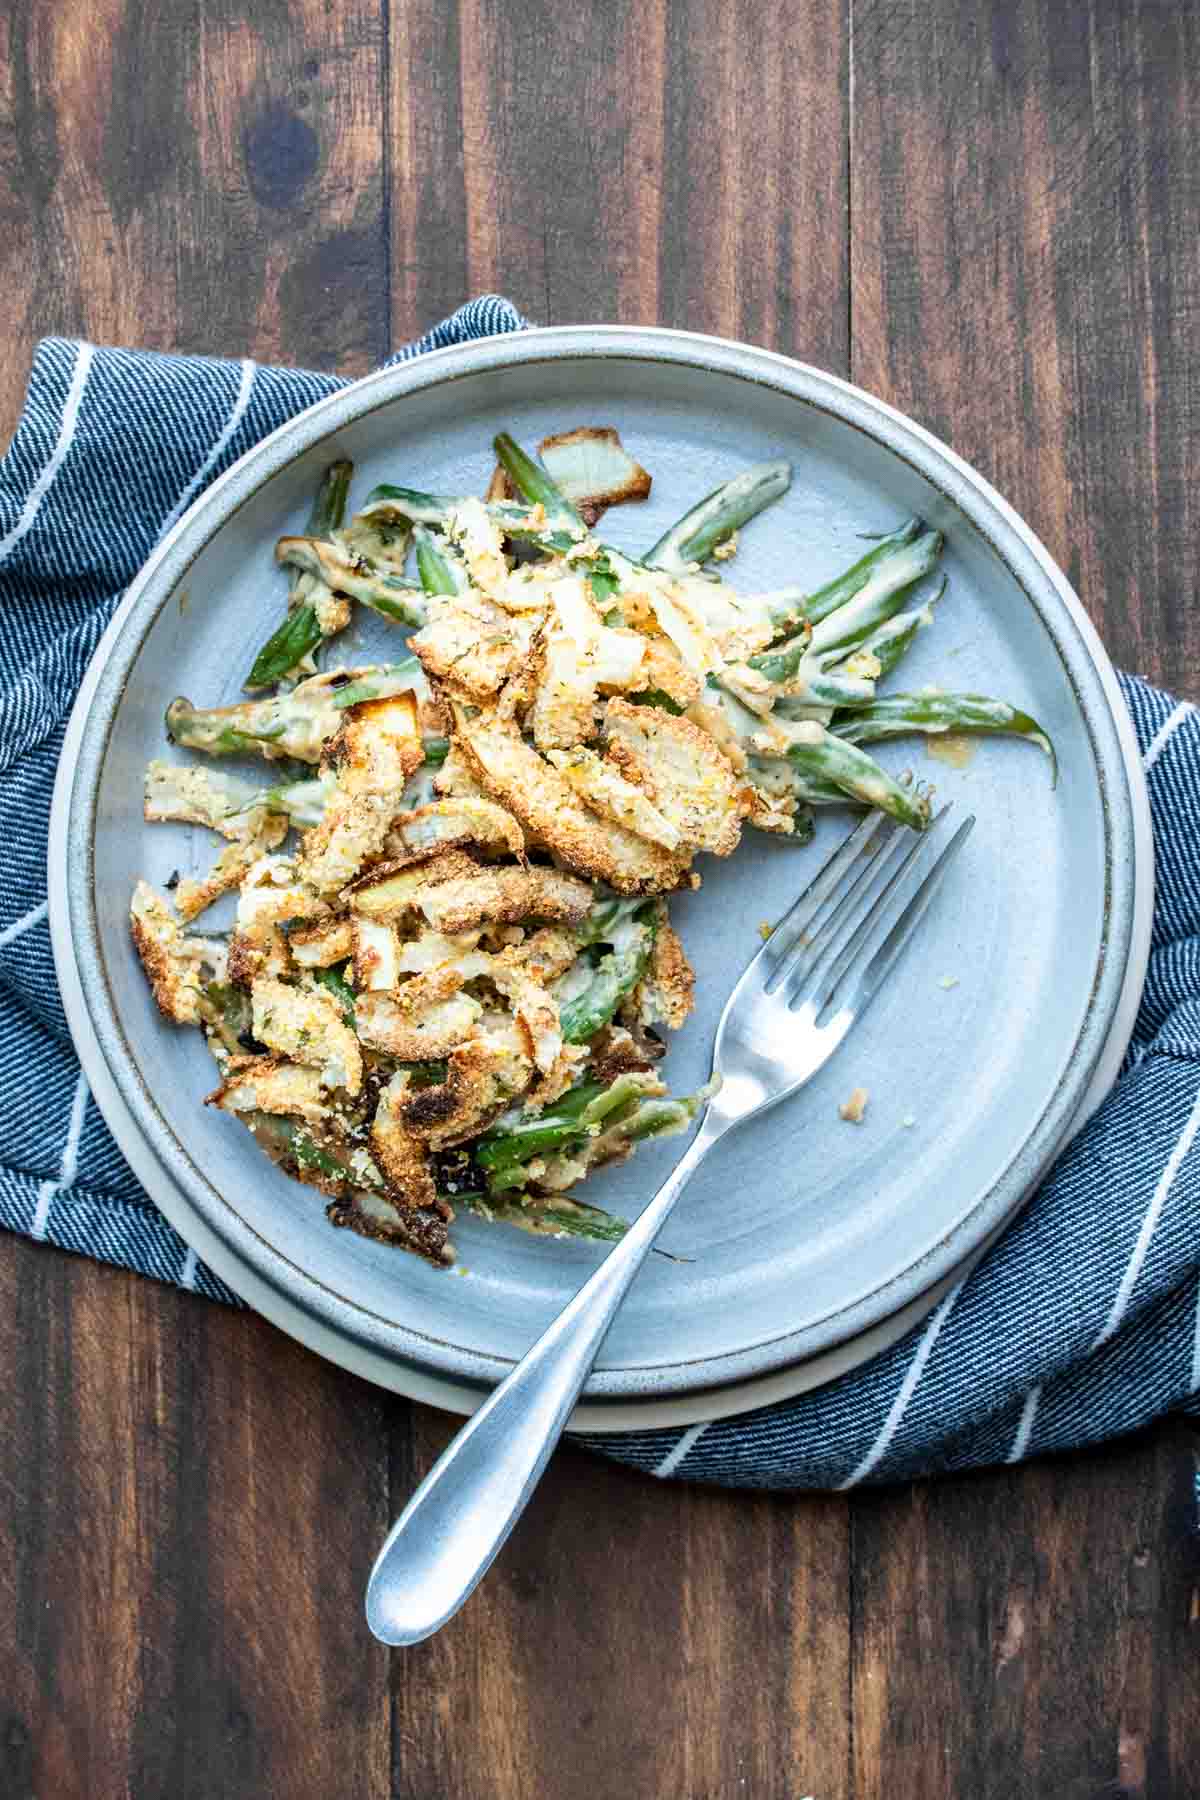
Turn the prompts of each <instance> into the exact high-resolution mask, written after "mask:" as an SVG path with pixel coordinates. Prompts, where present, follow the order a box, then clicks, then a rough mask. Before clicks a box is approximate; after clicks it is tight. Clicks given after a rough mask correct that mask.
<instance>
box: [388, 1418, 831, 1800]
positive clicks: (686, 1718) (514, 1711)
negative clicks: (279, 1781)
mask: <svg viewBox="0 0 1200 1800" xmlns="http://www.w3.org/2000/svg"><path fill="white" fill-rule="evenodd" d="M417 1421H418V1429H417V1432H416V1434H415V1436H414V1438H413V1440H412V1441H411V1443H410V1444H408V1445H406V1446H404V1450H403V1451H402V1454H401V1455H400V1457H399V1458H398V1461H397V1467H396V1480H397V1485H398V1488H399V1491H400V1493H401V1494H406V1493H408V1492H410V1491H411V1489H412V1487H413V1485H415V1483H416V1482H417V1481H418V1480H419V1479H420V1478H421V1477H422V1476H423V1475H424V1473H425V1472H426V1470H427V1469H428V1467H429V1466H430V1465H431V1464H432V1462H433V1461H434V1459H435V1458H436V1456H437V1455H438V1454H440V1452H441V1450H442V1449H443V1448H444V1446H445V1444H446V1442H447V1441H448V1439H449V1436H450V1433H451V1430H452V1429H453V1428H452V1425H451V1424H450V1422H449V1421H447V1420H445V1419H443V1418H441V1417H439V1416H437V1415H434V1414H430V1413H426V1412H425V1411H424V1410H423V1409H418V1413H417ZM848 1587H849V1536H848V1514H847V1509H846V1505H845V1502H844V1501H842V1500H841V1499H840V1498H838V1497H836V1496H827V1495H821V1496H812V1497H807V1498H791V1497H783V1498H780V1497H778V1496H775V1495H746V1494H722V1493H713V1492H705V1491H704V1490H701V1489H686V1488H684V1489H681V1488H678V1487H667V1486H657V1485H655V1484H654V1483H652V1482H648V1481H647V1479H646V1478H645V1477H644V1476H641V1475H636V1474H633V1473H632V1472H630V1471H628V1470H624V1469H619V1468H617V1467H614V1466H612V1465H608V1464H605V1463H603V1462H600V1461H599V1460H597V1459H595V1458H591V1457H587V1456H585V1455H584V1454H583V1453H582V1452H579V1451H574V1450H564V1451H560V1453H559V1454H558V1456H557V1457H556V1458H555V1460H554V1462H553V1464H552V1465H551V1469H550V1472H549V1474H548V1476H547V1478H546V1480H545V1481H544V1483H543V1485H542V1487H541V1488H540V1490H539V1491H538V1493H537V1495H536V1497H535V1499H534V1502H533V1504H532V1506H531V1507H530V1510H529V1512H528V1513H527V1514H526V1515H525V1518H524V1519H523V1520H522V1522H521V1524H520V1526H519V1528H518V1530H517V1532H516V1534H515V1535H514V1537H513V1538H512V1540H511V1541H510V1543H509V1546H508V1548H507V1549H506V1551H505V1553H504V1556H503V1559H502V1561H501V1562H500V1563H499V1564H498V1565H497V1567H496V1568H495V1569H494V1570H493V1572H492V1575H491V1576H490V1577H489V1578H488V1581H487V1583H486V1584H485V1586H484V1587H483V1588H482V1589H481V1590H480V1591H479V1592H478V1593H477V1594H476V1596H475V1597H474V1598H473V1599H472V1601H471V1602H470V1603H469V1604H468V1606H467V1608H466V1610H465V1611H464V1612H463V1613H462V1614H460V1616H459V1617H458V1618H457V1619H455V1620H453V1621H452V1622H451V1623H450V1625H448V1626H447V1627H446V1629H445V1630H444V1631H443V1632H441V1633H440V1634H439V1636H438V1637H437V1638H435V1639H434V1640H433V1641H432V1642H431V1643H429V1644H427V1645H424V1646H422V1647H421V1648H419V1649H417V1650H413V1651H408V1652H405V1653H403V1654H402V1655H400V1656H398V1657H397V1658H396V1662H395V1665H394V1668H393V1683H394V1692H395V1694H396V1701H397V1722H398V1730H397V1738H396V1750H395V1756H396V1770H397V1781H396V1790H395V1791H396V1793H397V1795H398V1796H404V1800H410V1797H411V1800H419V1797H423V1796H425V1795H432V1794H442V1793H453V1794H454V1795H455V1796H456V1800H491V1797H492V1796H494V1795H496V1794H498V1793H503V1794H512V1795H514V1796H515V1795H518V1794H527V1793H536V1794H547V1795H554V1796H555V1800H626V1797H627V1796H630V1795H647V1796H650V1795H660V1794H661V1795H681V1796H682V1795H686V1796H689V1800H723V1797H724V1796H726V1795H735V1796H736V1795H738V1794H742V1793H745V1794H749V1795H755V1796H772V1797H773V1796H779V1800H785V1797H788V1800H795V1797H797V1796H799V1795H802V1794H805V1793H809V1792H812V1793H815V1794H819V1795H822V1796H834V1795H840V1794H843V1793H845V1792H847V1791H848V1789H847V1786H846V1783H847V1779H848V1765H849V1751H850V1743H849V1718H848V1714H847V1707H846V1701H847V1695H848V1691H849V1637H848V1633H847V1630H846V1625H847V1619H846V1608H845V1597H846V1594H847V1591H848ZM431 1694H436V1695H445V1696H456V1697H457V1698H455V1699H453V1700H452V1701H449V1702H448V1703H447V1704H446V1706H445V1707H444V1708H441V1707H439V1708H438V1710H437V1713H436V1715H434V1714H433V1713H432V1711H431V1706H430V1695H431Z"/></svg>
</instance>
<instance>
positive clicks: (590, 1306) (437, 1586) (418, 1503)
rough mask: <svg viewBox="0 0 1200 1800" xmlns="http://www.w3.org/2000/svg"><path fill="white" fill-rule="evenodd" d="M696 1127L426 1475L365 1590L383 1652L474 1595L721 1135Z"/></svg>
mask: <svg viewBox="0 0 1200 1800" xmlns="http://www.w3.org/2000/svg"><path fill="white" fill-rule="evenodd" d="M709 1118H711V1119H712V1120H713V1125H714V1126H715V1129H709V1119H706V1120H705V1122H704V1124H703V1125H702V1126H701V1129H700V1131H699V1132H698V1133H697V1135H696V1136H695V1138H693V1140H692V1142H691V1144H690V1145H689V1147H688V1150H687V1152H686V1154H685V1155H684V1156H683V1157H682V1159H681V1160H680V1162H679V1164H678V1166H677V1167H676V1169H675V1171H674V1173H673V1174H672V1175H670V1176H669V1177H668V1179H667V1180H666V1181H665V1182H664V1183H663V1185H662V1187H661V1188H659V1190H658V1192H657V1194H656V1195H655V1196H654V1198H653V1200H652V1201H651V1202H650V1204H649V1206H647V1207H646V1208H645V1210H644V1211H643V1212H642V1213H641V1215H640V1216H639V1217H638V1218H637V1219H636V1220H635V1222H634V1223H633V1225H631V1226H630V1228H629V1230H628V1231H627V1232H626V1234H625V1236H624V1237H623V1238H622V1239H621V1240H620V1242H619V1243H618V1244H616V1245H615V1246H614V1248H613V1249H612V1250H611V1251H610V1252H609V1254H608V1256H607V1257H606V1258H605V1259H604V1261H603V1262H602V1263H601V1265H600V1267H599V1268H598V1269H597V1270H596V1271H595V1273H594V1274H593V1275H591V1276H590V1277H589V1279H588V1280H587V1281H586V1282H585V1283H584V1285H583V1286H582V1287H581V1288H580V1290H579V1292H578V1293H577V1294H576V1295H575V1298H574V1299H573V1300H572V1301H570V1302H569V1304H568V1305H567V1306H565V1307H564V1308H563V1310H562V1312H560V1313H559V1315H558V1317H557V1319H555V1321H554V1323H553V1324H552V1325H551V1326H550V1327H549V1329H548V1330H547V1331H545V1332H543V1334H542V1336H541V1337H540V1338H539V1339H538V1341H537V1343H536V1344H534V1346H533V1348H532V1349H531V1350H529V1351H528V1352H527V1353H526V1355H525V1356H524V1357H522V1359H521V1361H520V1362H519V1363H518V1364H517V1366H516V1368H515V1369H514V1370H513V1371H512V1373H511V1374H510V1375H506V1376H505V1378H504V1380H503V1381H502V1382H501V1383H500V1385H499V1387H497V1388H496V1389H495V1390H494V1391H493V1392H492V1393H491V1394H490V1395H489V1397H488V1398H487V1399H486V1400H485V1401H484V1403H483V1405H482V1406H481V1407H480V1408H479V1410H478V1412H477V1413H475V1414H474V1416H473V1417H472V1418H471V1419H470V1420H469V1421H468V1423H467V1424H466V1425H465V1426H464V1427H463V1429H462V1430H461V1431H460V1432H459V1434H458V1436H457V1437H456V1438H455V1439H454V1441H453V1443H452V1444H450V1446H449V1447H448V1448H447V1449H446V1450H445V1451H444V1452H443V1453H442V1455H441V1456H440V1457H439V1459H438V1461H437V1462H436V1463H435V1464H434V1466H433V1468H432V1469H431V1470H430V1472H429V1474H428V1475H427V1476H426V1477H425V1479H424V1481H423V1482H422V1483H421V1485H420V1487H419V1488H418V1489H417V1491H416V1493H415V1494H414V1495H413V1497H412V1499H411V1500H410V1501H409V1503H408V1505H407V1506H406V1507H405V1509H404V1511H403V1512H402V1513H401V1515H400V1517H399V1519H398V1520H397V1521H396V1523H395V1525H394V1526H393V1527H392V1529H391V1531H390V1533H389V1534H388V1537H387V1539H386V1541H385V1542H384V1545H383V1548H382V1550H381V1551H380V1552H379V1556H378V1558H377V1559H376V1563H375V1567H374V1568H373V1569H372V1571H371V1578H370V1581H369V1582H368V1584H367V1623H368V1624H369V1625H370V1627H371V1630H372V1631H373V1632H374V1633H375V1636H376V1637H377V1638H380V1639H382V1641H383V1642H384V1643H385V1644H419V1643H420V1642H421V1641H422V1639H423V1638H427V1637H431V1636H432V1635H433V1633H434V1632H435V1631H438V1630H439V1629H440V1628H441V1627H442V1626H443V1625H444V1624H445V1623H446V1621H447V1620H448V1619H450V1618H453V1616H454V1614H455V1613H456V1612H457V1611H458V1609H459V1607H460V1606H461V1605H462V1604H463V1602H464V1601H465V1600H466V1599H467V1597H468V1596H469V1595H470V1594H471V1593H472V1592H473V1591H474V1589H475V1587H476V1586H477V1585H478V1583H479V1582H480V1581H481V1580H482V1578H483V1576H484V1575H485V1574H486V1573H487V1571H488V1569H489V1568H490V1566H491V1564H492V1562H493V1560H494V1558H495V1557H496V1555H497V1554H498V1553H499V1551H500V1549H501V1547H502V1546H503V1544H504V1541H505V1539H506V1538H507V1537H508V1534H509V1532H510V1531H511V1530H512V1528H513V1526H514V1525H515V1524H516V1522H517V1520H518V1519H519V1518H520V1516H521V1514H522V1513H523V1512H524V1510H525V1506H526V1503H527V1501H528V1500H529V1497H530V1495H531V1494H532V1493H533V1490H534V1488H535V1487H536V1486H537V1483H538V1480H539V1479H540V1477H541V1474H542V1470H543V1469H544V1468H545V1467H546V1464H547V1463H548V1462H549V1460H550V1457H551V1455H552V1454H553V1451H554V1448H555V1446H556V1445H557V1443H558V1440H559V1438H560V1437H561V1436H562V1432H563V1427H564V1426H565V1425H566V1422H567V1420H568V1418H569V1417H570V1415H571V1411H572V1409H573V1408H574V1405H575V1402H576V1400H577V1399H578V1398H579V1395H580V1392H581V1390H582V1388H583V1385H584V1382H585V1381H586V1380H587V1378H588V1375H589V1374H590V1372H591V1368H592V1364H593V1363H594V1362H595V1360H596V1357H597V1355H598V1353H599V1350H600V1346H601V1344H602V1343H603V1342H604V1339H605V1336H606V1334H607V1332H608V1328H609V1326H610V1325H611V1324H612V1321H613V1318H614V1316H615V1314H616V1311H617V1308H618V1307H619V1306H620V1304H621V1301H622V1300H623V1299H624V1298H625V1294H626V1291H627V1290H628V1287H629V1284H630V1282H631V1281H632V1280H633V1278H634V1276H635V1275H636V1274H637V1272H638V1270H639V1269H640V1268H641V1266H642V1264H643V1262H644V1261H645V1260H646V1257H647V1255H648V1253H649V1250H650V1246H651V1245H652V1244H653V1242H654V1240H655V1238H656V1237H657V1236H658V1234H659V1231H660V1230H661V1229H662V1226H663V1224H664V1222H665V1220H666V1219H667V1217H668V1215H669V1213H670V1211H671V1208H672V1207H673V1206H674V1204H675V1202H676V1200H677V1199H678V1197H679V1195H680V1193H681V1192H682V1190H683V1188H684V1186H685V1185H686V1183H687V1181H688V1179H689V1178H690V1176H691V1175H692V1173H693V1172H694V1170H695V1169H696V1168H697V1167H698V1166H699V1164H700V1162H701V1161H702V1160H703V1158H704V1156H705V1155H706V1154H707V1152H708V1150H709V1149H710V1148H711V1146H712V1145H713V1143H715V1141H716V1139H717V1137H719V1136H720V1135H721V1127H720V1126H719V1125H717V1124H716V1120H715V1118H714V1117H713V1115H711V1114H710V1115H709Z"/></svg>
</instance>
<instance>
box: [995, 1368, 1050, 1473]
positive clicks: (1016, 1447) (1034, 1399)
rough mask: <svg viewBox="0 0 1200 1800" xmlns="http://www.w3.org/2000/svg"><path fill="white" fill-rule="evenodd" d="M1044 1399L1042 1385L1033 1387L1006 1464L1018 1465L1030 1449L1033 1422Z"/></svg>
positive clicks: (1027, 1397) (1027, 1398)
mask: <svg viewBox="0 0 1200 1800" xmlns="http://www.w3.org/2000/svg"><path fill="white" fill-rule="evenodd" d="M1041 1397H1042V1384H1041V1382H1039V1383H1038V1385H1037V1386H1036V1387H1031V1388H1030V1390H1029V1392H1028V1393H1027V1394H1026V1396H1025V1404H1024V1406H1023V1407H1022V1408H1021V1418H1020V1423H1019V1424H1018V1426H1017V1432H1016V1436H1015V1437H1014V1438H1013V1441H1012V1449H1011V1450H1010V1451H1009V1453H1008V1455H1007V1456H1006V1457H1005V1459H1004V1460H1005V1462H1010V1463H1018V1462H1020V1461H1021V1458H1022V1457H1023V1456H1024V1454H1025V1452H1026V1451H1027V1450H1028V1448H1029V1439H1030V1436H1031V1434H1032V1432H1033V1421H1034V1417H1035V1415H1036V1413H1037V1409H1038V1401H1039V1400H1040V1399H1041Z"/></svg>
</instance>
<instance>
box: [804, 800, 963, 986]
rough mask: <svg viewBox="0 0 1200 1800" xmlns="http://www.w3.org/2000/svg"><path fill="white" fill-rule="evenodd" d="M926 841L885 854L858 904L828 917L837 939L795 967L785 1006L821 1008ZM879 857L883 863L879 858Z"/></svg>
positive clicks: (937, 819)
mask: <svg viewBox="0 0 1200 1800" xmlns="http://www.w3.org/2000/svg"><path fill="white" fill-rule="evenodd" d="M949 810H950V804H949V802H947V804H946V805H945V806H943V807H942V809H941V811H940V812H939V813H938V814H937V816H936V817H935V818H934V819H933V821H932V822H931V824H930V827H929V830H930V831H931V832H932V831H934V830H936V828H937V827H938V826H939V825H940V824H941V822H942V820H943V819H944V818H945V817H946V814H947V813H948V812H949ZM900 842H901V844H902V846H904V845H905V842H906V841H905V840H904V839H903V838H901V839H900ZM929 842H930V839H929V836H928V835H927V834H926V833H922V834H921V835H920V836H919V837H916V838H915V839H914V841H913V842H912V843H908V844H907V845H906V847H905V849H904V855H903V856H902V857H901V859H900V861H899V862H898V863H896V862H895V860H894V858H893V857H890V856H889V857H888V860H887V862H886V863H884V864H883V867H882V868H881V869H880V871H879V875H880V879H879V880H877V881H875V882H874V884H873V887H872V891H871V892H869V893H867V894H864V896H863V898H862V900H861V902H860V904H859V905H857V906H855V907H854V908H852V909H850V910H846V909H843V911H844V918H841V917H835V918H833V919H831V920H830V924H831V925H836V927H837V930H836V936H837V938H838V940H839V941H838V942H837V943H836V944H835V943H833V942H832V941H830V942H829V944H828V947H827V948H826V946H824V945H823V946H822V952H823V953H822V954H821V956H820V957H819V958H818V959H817V960H816V961H815V962H811V963H810V964H809V965H808V968H807V969H797V970H796V972H795V973H794V975H793V976H792V977H791V979H790V980H789V982H788V984H787V992H786V993H785V995H784V996H783V997H784V999H785V1000H786V1001H787V1003H788V1005H789V1006H791V1007H793V1008H795V1007H798V1006H801V1005H803V1004H804V1003H805V1002H808V1001H811V1002H812V1003H813V1008H814V1016H815V1015H816V1014H817V1013H820V1012H822V1011H823V1010H824V1008H825V1006H826V1005H827V1004H828V1000H829V996H830V994H832V992H833V990H834V988H835V987H836V986H837V984H838V983H839V981H840V980H841V979H842V976H843V975H844V974H845V973H846V970H847V969H848V968H850V966H851V965H852V963H853V962H854V961H855V959H856V958H857V957H858V955H859V952H860V950H861V949H862V946H863V944H864V943H865V942H866V941H867V939H868V938H870V937H871V936H872V935H874V934H875V933H877V932H878V930H879V925H880V920H881V918H882V917H883V916H884V914H885V913H886V912H888V911H890V907H889V902H890V901H891V899H892V896H893V895H895V894H896V893H897V892H898V890H899V888H900V885H901V883H902V882H903V880H904V877H905V875H906V874H907V873H908V871H909V869H910V868H911V867H912V866H913V864H914V862H915V861H916V859H917V858H918V857H919V856H920V855H921V854H922V853H923V852H924V851H925V850H926V849H927V848H928V845H929ZM889 849H890V846H889ZM879 860H880V862H881V863H883V859H882V858H880V859H879Z"/></svg>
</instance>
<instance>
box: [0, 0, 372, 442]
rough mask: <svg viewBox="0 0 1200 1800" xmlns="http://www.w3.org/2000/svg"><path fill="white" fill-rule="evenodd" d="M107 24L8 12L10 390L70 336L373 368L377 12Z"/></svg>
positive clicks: (80, 14) (260, 11)
mask: <svg viewBox="0 0 1200 1800" xmlns="http://www.w3.org/2000/svg"><path fill="white" fill-rule="evenodd" d="M101 11H102V13H103V18H102V19H101V17H99V16H98V15H97V11H96V9H95V8H92V7H87V6H82V5H79V4H77V3H74V0H72V3H69V4H64V5H61V6H27V5H25V4H24V3H23V0H4V5H3V7H2V8H0V32H3V39H2V40H0V107H2V108H3V119H4V125H5V129H4V130H3V131H0V220H3V223H4V231H3V235H2V239H0V269H2V270H3V299H2V301H0V306H2V307H3V316H4V324H5V331H6V338H7V342H8V344H9V346H10V357H11V359H12V361H11V363H10V362H9V359H8V358H6V371H5V373H6V376H7V378H8V379H9V380H10V381H11V382H12V383H13V389H12V391H13V392H14V393H15V392H16V390H17V381H18V376H19V374H21V373H22V371H20V370H19V369H18V367H17V366H16V365H17V364H18V363H19V362H20V360H21V358H22V355H24V358H25V366H26V367H27V366H28V360H27V359H28V351H29V349H30V348H31V347H32V344H33V342H34V341H35V340H36V338H38V337H40V336H43V335H45V334H46V333H47V332H52V331H59V332H66V333H81V334H85V335H87V336H90V337H92V338H94V339H95V340H96V341H97V342H100V343H110V344H137V345H141V346H143V347H145V348H147V349H164V350H174V349H187V350H197V351H204V352H207V353H211V354H214V355H222V356H230V355H241V354H244V353H246V352H247V351H249V352H250V353H252V354H254V355H256V356H258V357H260V358H261V359H263V360H267V361H282V362H292V363H300V364H305V365H308V366H318V367H324V368H332V367H335V366H336V367H337V368H338V369H339V370H341V371H342V372H344V373H347V374H359V373H362V372H364V371H365V370H366V369H368V368H369V367H371V366H372V364H373V363H375V362H376V361H378V360H379V358H380V357H381V356H382V355H384V354H385V353H386V350H387V348H388V337H389V333H388V321H387V281H388V268H387V256H386V251H385V243H386V239H385V220H384V209H383V174H382V171H383V55H382V47H383V22H382V12H381V7H380V6H379V5H378V4H377V3H376V0H351V3H350V4H346V5H339V6H338V7H336V8H329V7H326V6H325V5H324V4H323V0H301V3H299V4H290V3H289V0H245V3H244V4H237V3H236V0H231V3H230V4H226V5H222V6H220V7H218V8H212V9H202V8H200V7H197V6H188V7H184V8H175V7H171V6H161V5H160V6H150V7H146V6H143V5H140V4H135V3H134V0H108V4H107V5H106V6H105V7H104V8H102V9H101ZM14 418H15V412H14V411H13V409H12V402H11V398H9V412H8V414H7V415H6V424H7V425H8V426H9V427H10V428H11V424H12V423H13V421H14Z"/></svg>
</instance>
